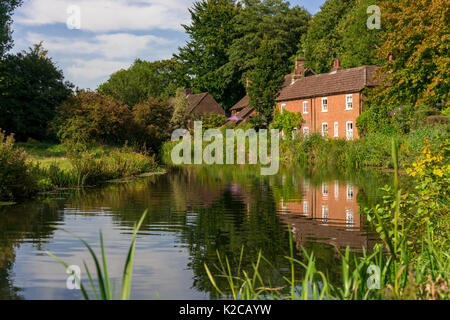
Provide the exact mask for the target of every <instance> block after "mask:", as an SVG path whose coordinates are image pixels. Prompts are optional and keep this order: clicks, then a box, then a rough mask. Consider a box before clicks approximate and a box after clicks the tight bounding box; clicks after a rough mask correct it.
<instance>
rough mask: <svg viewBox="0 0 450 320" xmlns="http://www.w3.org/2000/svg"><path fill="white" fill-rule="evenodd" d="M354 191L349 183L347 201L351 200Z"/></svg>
mask: <svg viewBox="0 0 450 320" xmlns="http://www.w3.org/2000/svg"><path fill="white" fill-rule="evenodd" d="M353 196H354V190H353V185H352V184H351V183H348V184H347V200H353Z"/></svg>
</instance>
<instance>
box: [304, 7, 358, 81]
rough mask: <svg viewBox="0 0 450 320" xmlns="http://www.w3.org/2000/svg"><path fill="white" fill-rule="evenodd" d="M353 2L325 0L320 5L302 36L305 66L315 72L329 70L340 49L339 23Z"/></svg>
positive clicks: (350, 8)
mask: <svg viewBox="0 0 450 320" xmlns="http://www.w3.org/2000/svg"><path fill="white" fill-rule="evenodd" d="M354 3H355V0H327V1H326V2H325V3H324V4H323V5H322V7H321V10H320V11H319V12H318V13H317V14H316V15H315V16H314V18H313V19H312V20H311V23H310V25H309V28H308V32H307V34H306V35H304V36H303V38H302V43H301V53H302V54H304V55H305V58H306V66H307V67H310V68H312V69H313V70H314V71H315V72H317V73H323V72H328V71H330V69H331V68H332V65H333V60H334V59H335V58H334V56H335V55H336V54H338V53H339V52H340V51H342V49H341V47H342V35H341V33H340V32H339V25H340V23H341V21H343V18H344V17H345V16H346V15H347V14H348V13H349V12H350V11H351V10H352V8H353V5H354ZM353 19H355V18H353ZM349 20H351V18H349ZM364 25H365V23H364ZM355 36H356V35H355Z"/></svg>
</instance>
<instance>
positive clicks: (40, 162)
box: [0, 133, 163, 203]
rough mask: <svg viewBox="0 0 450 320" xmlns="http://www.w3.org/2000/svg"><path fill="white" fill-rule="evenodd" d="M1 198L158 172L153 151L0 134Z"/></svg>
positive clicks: (4, 200) (5, 200)
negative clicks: (24, 139) (23, 140)
mask: <svg viewBox="0 0 450 320" xmlns="http://www.w3.org/2000/svg"><path fill="white" fill-rule="evenodd" d="M0 149H1V150H0V155H1V157H0V201H2V203H11V202H16V201H21V200H23V199H28V198H32V197H33V196H35V195H36V194H37V193H40V192H49V191H55V190H60V189H65V188H80V187H85V186H97V185H100V184H102V183H105V182H108V181H113V180H117V179H124V178H129V177H136V176H138V175H142V174H145V173H146V174H149V173H161V172H163V169H162V168H160V167H159V166H158V163H157V161H156V159H155V156H154V155H149V154H145V153H140V152H137V151H136V150H134V149H132V148H130V147H127V146H124V147H111V146H101V145H97V146H89V147H87V146H68V145H62V144H52V143H41V142H37V141H29V142H27V143H17V144H16V143H15V142H14V139H13V137H12V136H9V137H6V136H5V135H4V134H3V133H1V134H0Z"/></svg>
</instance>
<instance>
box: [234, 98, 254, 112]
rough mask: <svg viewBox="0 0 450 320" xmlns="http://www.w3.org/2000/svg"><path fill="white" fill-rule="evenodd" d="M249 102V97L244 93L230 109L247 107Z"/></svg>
mask: <svg viewBox="0 0 450 320" xmlns="http://www.w3.org/2000/svg"><path fill="white" fill-rule="evenodd" d="M249 103H250V97H249V96H248V95H245V96H244V97H243V98H242V99H241V100H239V101H238V102H237V103H236V104H235V105H234V106H233V107H231V108H230V111H233V110H241V109H244V108H245V107H247V106H248V105H249Z"/></svg>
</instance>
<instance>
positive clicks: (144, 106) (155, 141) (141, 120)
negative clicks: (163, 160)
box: [133, 98, 172, 153]
mask: <svg viewBox="0 0 450 320" xmlns="http://www.w3.org/2000/svg"><path fill="white" fill-rule="evenodd" d="M171 116H172V108H170V107H169V106H168V105H167V102H166V101H165V100H162V99H155V98H149V99H148V100H147V101H145V102H142V103H139V104H137V105H135V106H134V107H133V121H134V123H135V132H134V133H133V136H134V139H135V140H136V142H137V143H138V144H139V145H145V146H146V147H147V148H150V149H151V150H152V151H153V152H154V153H157V152H158V151H159V148H160V147H161V145H162V143H163V142H164V141H166V140H167V139H169V138H170V135H169V129H170V128H169V127H170V119H171Z"/></svg>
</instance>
